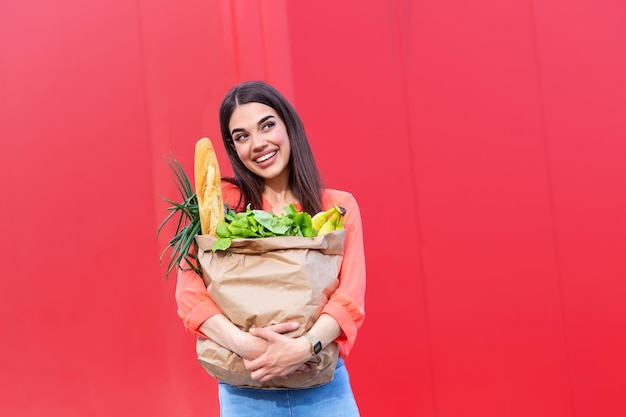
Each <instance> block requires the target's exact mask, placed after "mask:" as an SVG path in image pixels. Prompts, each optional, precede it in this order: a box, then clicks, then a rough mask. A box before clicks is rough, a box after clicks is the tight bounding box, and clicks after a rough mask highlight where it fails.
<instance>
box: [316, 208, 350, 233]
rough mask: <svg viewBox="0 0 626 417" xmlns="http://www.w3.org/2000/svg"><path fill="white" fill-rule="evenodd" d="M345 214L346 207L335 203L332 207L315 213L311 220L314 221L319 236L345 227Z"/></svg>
mask: <svg viewBox="0 0 626 417" xmlns="http://www.w3.org/2000/svg"><path fill="white" fill-rule="evenodd" d="M345 214H346V209H345V208H343V207H341V206H338V205H336V204H335V205H334V206H332V207H331V208H330V209H328V210H326V211H320V212H319V213H317V214H316V215H314V216H313V217H312V218H311V222H312V223H313V228H314V229H315V230H316V231H317V236H320V235H323V234H325V233H329V232H332V231H334V230H341V229H343V217H344V215H345Z"/></svg>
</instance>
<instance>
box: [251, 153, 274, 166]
mask: <svg viewBox="0 0 626 417" xmlns="http://www.w3.org/2000/svg"><path fill="white" fill-rule="evenodd" d="M274 155H276V151H274V152H270V153H268V154H265V155H263V156H262V157H260V158H257V159H255V160H254V161H255V162H257V163H261V162H263V161H267V160H268V159H270V158H271V157H272V156H274Z"/></svg>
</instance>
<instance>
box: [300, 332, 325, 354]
mask: <svg viewBox="0 0 626 417" xmlns="http://www.w3.org/2000/svg"><path fill="white" fill-rule="evenodd" d="M304 337H305V338H306V340H308V341H309V343H310V344H311V355H313V356H317V355H318V354H319V353H320V352H321V351H322V342H320V341H319V339H318V338H317V337H315V336H313V335H312V334H311V333H309V332H306V333H305V334H304Z"/></svg>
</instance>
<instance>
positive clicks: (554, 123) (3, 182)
mask: <svg viewBox="0 0 626 417" xmlns="http://www.w3.org/2000/svg"><path fill="white" fill-rule="evenodd" d="M312 17H315V18H312ZM624 19H625V13H624V6H623V5H622V2H620V1H615V0H613V1H611V0H600V1H591V0H577V1H574V2H571V1H568V2H565V1H558V0H550V1H546V2H533V1H529V0H519V1H516V2H501V1H496V0H484V1H480V2H465V1H460V0H445V1H439V0H438V1H429V0H420V1H415V2H411V1H400V0H397V1H393V2H389V1H385V0H372V1H368V2H336V1H333V2H331V1H318V2H314V3H311V2H288V1H285V0H281V1H273V0H272V1H270V0H258V1H256V2H254V1H243V0H220V1H214V2H206V1H203V0H191V1H187V2H185V6H184V7H178V6H177V4H174V3H173V2H153V1H149V0H138V1H137V2H110V1H102V0H93V1H90V2H84V1H78V0H77V1H71V0H69V1H63V2H52V3H51V2H48V1H37V0H27V1H23V2H11V1H0V63H1V66H0V137H1V140H2V144H3V151H2V152H0V186H1V190H0V195H2V198H3V200H2V201H3V203H4V204H3V206H2V212H1V213H2V216H0V219H1V220H0V222H1V224H2V227H1V230H2V231H3V232H4V237H5V238H4V239H2V240H1V241H0V251H2V253H3V259H5V260H6V262H5V274H4V276H5V280H4V281H3V285H2V291H0V313H1V316H2V317H4V319H3V323H2V335H3V341H5V343H3V345H2V347H0V354H1V355H2V357H3V358H5V360H4V361H3V366H2V375H3V378H1V379H0V393H1V394H0V414H1V415H11V416H16V417H21V416H40V415H46V416H51V417H55V416H63V417H67V416H81V417H82V416H85V415H94V416H97V415H102V416H109V415H116V416H125V415H129V416H130V415H150V416H154V417H159V416H171V415H176V416H182V417H185V416H200V415H216V414H217V412H218V406H217V396H216V387H215V381H214V380H212V379H211V378H210V377H209V376H208V375H207V374H206V373H205V372H204V371H203V370H202V369H201V367H200V366H199V365H198V363H197V361H196V359H195V357H194V352H193V349H194V337H193V336H192V335H191V334H189V333H186V332H185V331H184V330H183V328H182V324H181V322H180V320H179V319H178V318H177V317H176V314H175V305H174V299H173V284H174V282H173V278H172V279H171V280H170V281H163V280H160V279H159V278H160V275H161V274H162V273H163V272H164V270H163V268H160V267H159V266H158V265H157V263H156V262H157V259H158V255H159V254H160V249H161V248H162V247H163V245H164V244H165V239H161V240H160V241H159V242H156V241H155V240H154V233H155V228H156V226H157V225H158V223H159V222H160V221H161V220H162V218H163V215H164V214H165V211H164V207H165V204H164V203H163V202H162V201H161V196H163V195H165V196H174V195H175V192H176V191H175V189H174V187H173V185H172V183H171V180H170V174H169V170H168V168H167V166H166V164H165V162H164V160H163V156H164V155H165V154H167V152H169V150H170V149H171V150H173V151H174V153H175V155H176V156H177V157H178V158H179V159H180V160H181V162H182V163H183V165H184V166H185V167H186V168H187V170H188V172H191V164H192V158H193V155H192V150H193V145H194V143H195V141H196V140H197V139H198V138H199V137H200V136H205V135H206V136H209V137H211V138H212V139H214V140H215V141H217V142H218V143H219V141H220V139H219V128H218V126H217V108H218V105H219V102H220V100H221V98H222V96H223V94H224V93H225V92H226V90H227V89H228V88H229V87H230V86H232V85H233V84H234V83H236V82H238V81H241V80H243V79H258V78H261V79H266V80H268V81H270V82H272V83H273V84H275V85H277V86H278V87H279V89H281V91H283V92H284V93H285V95H286V96H287V97H289V98H290V99H292V100H293V102H294V104H295V105H296V107H297V108H298V110H299V111H300V114H301V115H302V117H303V119H304V121H305V124H306V127H307V132H308V135H309V137H310V139H311V141H312V146H313V148H314V150H315V152H316V154H317V157H318V161H319V164H320V167H321V169H322V172H323V174H324V178H325V180H326V182H327V184H328V185H329V186H332V187H337V188H343V189H347V190H349V191H352V192H353V193H354V194H355V196H356V197H357V199H358V200H359V202H360V204H361V208H362V214H363V219H364V221H365V238H366V251H367V263H368V272H369V284H368V293H367V319H366V321H365V325H364V327H363V330H362V332H361V336H360V338H359V340H358V342H357V345H356V347H355V349H354V351H353V353H352V355H351V356H350V357H349V358H348V361H347V364H348V367H349V369H350V372H351V376H352V383H353V386H354V389H355V393H356V395H357V400H358V402H359V404H360V406H361V408H362V415H363V416H364V417H368V416H378V415H401V416H419V417H423V416H438V417H452V416H454V417H457V416H468V417H472V416H475V417H485V416H490V415H494V416H507V417H518V416H519V417H522V416H523V417H527V416H546V417H569V416H572V415H576V416H589V417H591V416H594V417H595V416H597V415H602V416H615V417H617V416H622V415H624V414H626V409H625V408H624V405H623V402H622V401H621V387H623V386H624V384H625V382H626V381H625V380H624V378H625V377H624V375H625V374H626V372H625V371H626V360H625V359H624V358H623V352H624V350H626V339H625V338H624V334H625V332H624V330H625V327H626V313H625V310H624V308H623V302H622V300H623V299H624V298H625V296H626V285H624V283H623V281H624V280H623V277H624V276H625V275H626V263H625V262H626V261H624V257H623V255H622V254H623V253H624V250H625V249H626V223H625V222H624V221H623V213H624V212H625V211H626V210H625V209H626V194H624V192H623V190H622V189H623V184H624V183H626V171H625V170H624V169H623V161H624V159H625V157H626V142H624V138H625V137H626V127H625V125H624V124H623V120H622V119H623V110H624V109H625V108H626V102H625V101H626V99H625V97H626V84H624V81H623V74H624V73H626V56H625V55H624V54H623V53H622V51H623V49H624V46H625V44H626V32H625V29H624V28H626V24H624ZM218 157H219V158H220V162H221V163H222V166H223V171H224V172H225V173H228V172H229V170H230V168H229V167H228V163H227V162H226V158H225V155H224V154H223V152H222V151H221V149H220V150H219V151H218Z"/></svg>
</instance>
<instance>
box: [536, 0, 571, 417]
mask: <svg viewBox="0 0 626 417" xmlns="http://www.w3.org/2000/svg"><path fill="white" fill-rule="evenodd" d="M530 21H531V26H532V40H533V52H534V54H535V67H536V69H537V73H536V77H537V90H538V101H539V120H540V126H541V137H542V140H543V148H544V157H545V161H546V165H545V166H546V179H547V183H548V192H549V201H548V205H549V207H550V217H551V223H552V241H553V243H554V256H555V266H556V278H557V283H558V291H559V302H560V311H561V325H562V331H563V351H564V353H565V368H566V373H567V389H568V394H569V402H570V410H571V413H572V415H574V414H575V411H574V397H573V386H572V384H573V381H572V372H571V367H570V355H569V349H568V346H567V325H566V318H565V297H564V294H563V273H562V266H561V254H560V251H559V247H560V244H559V241H560V240H559V233H558V229H557V221H556V217H557V216H556V203H555V198H554V184H553V175H552V172H553V170H552V164H551V160H550V146H549V144H548V142H549V140H548V132H547V130H548V129H547V116H546V109H545V93H544V87H543V77H542V71H541V60H540V55H539V40H538V34H537V20H536V9H535V1H534V0H530Z"/></svg>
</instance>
